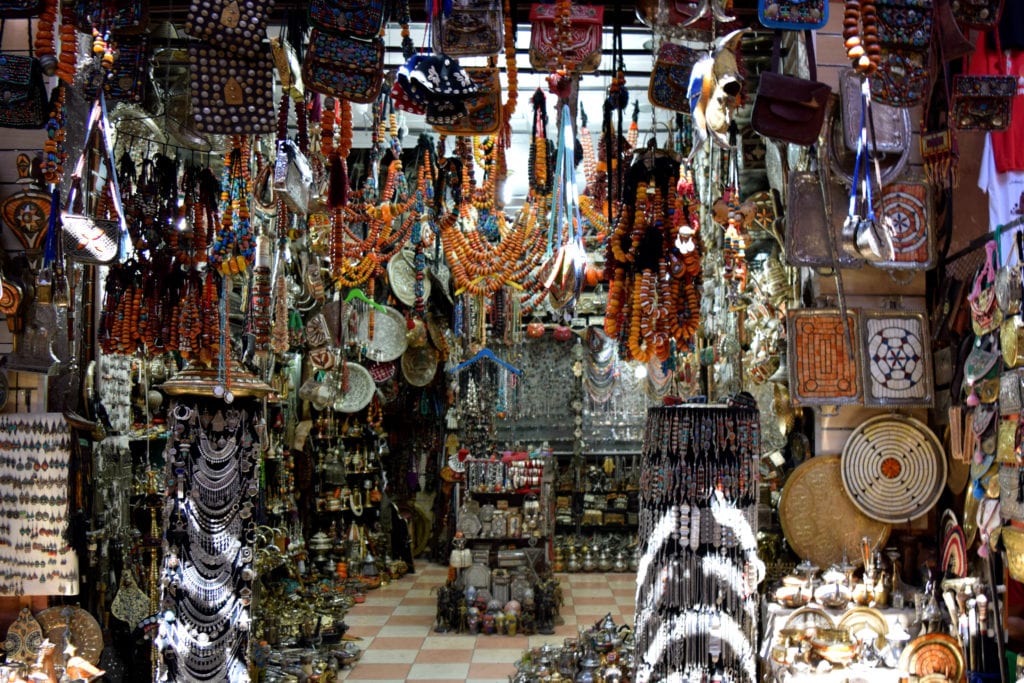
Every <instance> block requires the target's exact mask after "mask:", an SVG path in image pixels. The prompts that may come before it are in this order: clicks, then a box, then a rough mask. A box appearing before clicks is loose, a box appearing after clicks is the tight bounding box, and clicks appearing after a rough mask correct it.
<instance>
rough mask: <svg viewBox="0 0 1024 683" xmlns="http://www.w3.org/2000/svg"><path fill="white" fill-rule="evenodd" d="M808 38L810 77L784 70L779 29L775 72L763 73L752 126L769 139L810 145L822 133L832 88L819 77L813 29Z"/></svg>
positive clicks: (806, 33)
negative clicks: (820, 81) (795, 74)
mask: <svg viewBox="0 0 1024 683" xmlns="http://www.w3.org/2000/svg"><path fill="white" fill-rule="evenodd" d="M804 41H805V44H806V45H807V67H808V72H809V75H810V80H806V79H803V78H799V77H797V76H789V75H787V74H784V73H782V71H781V65H780V52H781V43H782V32H781V31H776V32H775V40H774V43H773V45H772V65H771V71H763V72H761V76H760V81H759V83H758V86H757V98H756V99H755V100H754V111H753V113H752V114H751V116H750V125H751V127H752V128H753V129H754V130H755V131H756V132H757V133H759V134H760V135H763V136H764V137H766V138H771V139H773V140H779V141H781V142H790V143H793V144H795V145H805V146H807V145H812V144H814V142H815V141H816V140H817V139H818V136H819V135H820V134H821V125H822V123H823V122H824V121H825V114H826V113H827V112H828V100H829V96H830V95H831V94H832V88H831V87H830V86H829V85H828V84H827V83H819V82H818V81H817V80H816V79H817V76H818V69H817V65H816V63H815V59H814V45H813V42H812V40H811V32H810V31H805V32H804Z"/></svg>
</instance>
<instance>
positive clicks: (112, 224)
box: [61, 90, 126, 265]
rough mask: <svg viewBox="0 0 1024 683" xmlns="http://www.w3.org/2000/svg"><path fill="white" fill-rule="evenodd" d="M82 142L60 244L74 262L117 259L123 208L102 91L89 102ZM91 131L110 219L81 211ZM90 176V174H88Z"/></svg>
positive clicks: (123, 228)
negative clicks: (97, 142)
mask: <svg viewBox="0 0 1024 683" xmlns="http://www.w3.org/2000/svg"><path fill="white" fill-rule="evenodd" d="M85 130H86V132H85V140H86V144H84V145H83V146H82V153H81V155H80V156H79V157H78V163H77V165H76V166H75V171H74V173H73V174H72V176H71V189H70V190H69V191H68V203H67V205H68V207H69V210H68V211H65V212H64V214H63V215H62V216H61V244H62V246H63V247H64V256H65V257H67V258H68V259H70V260H72V261H77V262H78V263H89V264H96V265H101V264H106V263H112V262H113V261H116V260H117V257H118V255H119V254H120V252H121V238H122V235H124V234H125V233H126V227H125V218H124V208H123V207H122V206H121V189H120V187H119V186H118V183H117V167H116V165H115V163H114V154H113V147H112V146H111V144H110V133H109V131H108V130H107V117H106V102H105V100H104V99H103V91H102V90H100V96H99V98H98V99H97V100H96V101H95V102H93V105H92V111H91V112H90V113H89V123H88V125H87V126H86V129H85ZM93 131H97V132H98V134H99V136H100V138H101V140H102V142H103V163H104V165H105V166H106V171H107V182H108V185H109V188H110V195H111V197H110V198H111V204H112V205H113V207H114V214H115V219H114V220H105V219H99V218H95V217H93V216H88V215H85V214H84V213H83V211H82V196H81V195H83V194H86V195H87V194H89V188H88V187H86V188H84V189H83V188H82V175H83V173H85V170H86V169H85V161H86V156H87V154H88V151H89V144H88V143H89V140H90V139H91V137H92V134H93ZM89 175H90V176H92V174H91V173H90V174H89Z"/></svg>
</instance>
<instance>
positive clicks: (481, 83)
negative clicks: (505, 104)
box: [427, 66, 503, 136]
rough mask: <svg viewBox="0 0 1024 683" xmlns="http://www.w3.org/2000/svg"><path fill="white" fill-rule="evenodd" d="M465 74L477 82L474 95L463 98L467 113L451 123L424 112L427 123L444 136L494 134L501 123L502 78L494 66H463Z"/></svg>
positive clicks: (499, 128)
mask: <svg viewBox="0 0 1024 683" xmlns="http://www.w3.org/2000/svg"><path fill="white" fill-rule="evenodd" d="M466 73H467V74H469V77H470V79H471V80H472V81H473V83H474V84H475V85H476V88H477V91H476V94H473V95H470V96H469V97H467V98H465V100H463V102H464V104H465V107H466V113H465V114H464V115H462V116H460V117H459V118H458V119H456V120H455V121H452V122H450V123H444V122H438V123H433V122H432V121H431V118H432V116H431V113H430V112H429V111H428V112H427V123H429V124H431V125H432V126H433V127H434V130H436V131H437V132H438V133H441V134H443V135H470V136H472V135H493V134H495V133H497V132H498V131H499V130H501V125H502V123H503V118H502V106H501V95H502V90H501V81H500V79H499V76H498V69H497V68H496V67H494V66H471V67H466Z"/></svg>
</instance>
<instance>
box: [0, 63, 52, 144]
mask: <svg viewBox="0 0 1024 683" xmlns="http://www.w3.org/2000/svg"><path fill="white" fill-rule="evenodd" d="M49 112H50V107H49V103H48V102H47V98H46V86H45V85H44V83H43V70H42V67H40V65H39V60H38V59H36V58H35V57H29V56H27V55H15V54H9V53H0V128H42V127H43V126H44V125H46V121H47V120H48V119H49Z"/></svg>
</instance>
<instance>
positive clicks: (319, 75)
mask: <svg viewBox="0 0 1024 683" xmlns="http://www.w3.org/2000/svg"><path fill="white" fill-rule="evenodd" d="M302 80H303V82H304V83H305V84H306V86H307V87H308V88H310V89H312V90H315V91H317V92H319V93H323V94H324V95H333V96H334V97H342V98H344V99H346V100H350V101H352V102H358V103H362V104H366V103H368V102H372V101H373V100H375V99H377V95H378V94H380V90H381V86H382V85H383V83H384V42H383V41H382V40H381V39H380V38H371V39H370V40H363V39H361V38H354V37H351V36H346V35H340V34H334V33H329V32H327V31H322V30H320V29H313V31H312V33H310V36H309V47H308V48H307V49H306V58H305V60H304V61H303V63H302Z"/></svg>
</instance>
